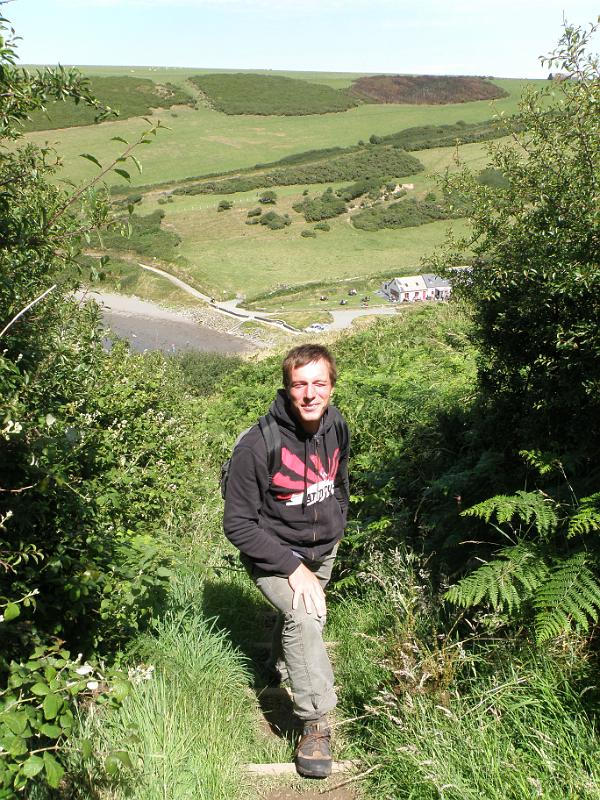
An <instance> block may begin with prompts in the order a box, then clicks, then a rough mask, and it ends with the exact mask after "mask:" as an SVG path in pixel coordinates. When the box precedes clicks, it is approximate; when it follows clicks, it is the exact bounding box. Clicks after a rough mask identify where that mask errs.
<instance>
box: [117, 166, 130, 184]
mask: <svg viewBox="0 0 600 800" xmlns="http://www.w3.org/2000/svg"><path fill="white" fill-rule="evenodd" d="M113 172H116V173H117V175H120V176H121V177H122V178H125V180H126V181H127V182H128V183H130V182H131V175H130V174H129V173H128V172H127V170H125V169H120V168H118V167H115V168H114V169H113Z"/></svg>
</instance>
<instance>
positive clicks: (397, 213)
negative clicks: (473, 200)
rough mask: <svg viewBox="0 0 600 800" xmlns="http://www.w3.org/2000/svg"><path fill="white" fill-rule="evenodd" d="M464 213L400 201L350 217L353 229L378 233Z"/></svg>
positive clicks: (442, 207)
mask: <svg viewBox="0 0 600 800" xmlns="http://www.w3.org/2000/svg"><path fill="white" fill-rule="evenodd" d="M464 213H465V212H464V211H462V210H456V211H451V210H450V208H449V207H448V206H445V205H442V204H440V203H433V202H430V201H426V200H421V201H419V200H414V199H412V198H411V199H410V200H402V201H400V202H397V203H391V204H390V205H388V206H386V205H383V204H380V205H378V206H376V207H373V208H367V209H365V210H364V211H361V212H360V213H359V214H356V215H355V216H354V217H352V224H353V225H354V227H355V228H358V229H359V230H363V231H378V230H381V229H382V228H412V227H414V226H416V225H425V224H426V223H428V222H435V221H436V220H440V219H451V218H453V217H456V216H463V215H464Z"/></svg>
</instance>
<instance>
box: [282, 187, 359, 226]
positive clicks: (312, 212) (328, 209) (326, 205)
mask: <svg viewBox="0 0 600 800" xmlns="http://www.w3.org/2000/svg"><path fill="white" fill-rule="evenodd" d="M293 209H294V211H297V212H298V213H299V214H303V215H304V219H305V220H306V221H307V222H318V221H319V220H322V219H330V218H331V217H337V216H338V215H339V214H343V213H344V212H345V211H346V210H347V209H346V204H345V203H344V201H343V200H341V199H340V198H339V197H336V196H335V195H334V194H333V190H332V189H328V190H326V191H325V192H323V194H322V195H321V197H315V198H314V199H312V200H309V199H308V198H307V199H306V200H302V201H301V202H300V203H295V204H294V206H293Z"/></svg>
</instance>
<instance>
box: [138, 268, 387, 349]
mask: <svg viewBox="0 0 600 800" xmlns="http://www.w3.org/2000/svg"><path fill="white" fill-rule="evenodd" d="M139 266H140V267H142V268H143V269H145V270H148V271H149V272H154V273H156V274H157V275H160V276H161V277H163V278H166V279H167V280H169V281H171V283H173V284H174V285H175V286H178V287H179V288H180V289H183V291H184V292H187V294H190V295H192V297H196V298H198V299H199V300H204V301H205V302H206V303H209V305H210V307H211V308H212V309H214V310H215V311H217V312H219V313H222V314H228V315H231V316H234V317H238V318H241V319H251V320H255V321H258V322H263V323H266V324H267V325H275V326H276V327H278V328H283V329H284V330H286V331H288V332H290V333H296V334H297V333H301V332H302V331H299V330H297V328H293V327H292V326H291V325H288V324H287V323H285V322H281V321H278V320H276V319H271V318H270V317H271V312H268V311H265V312H262V313H260V314H259V313H257V312H255V311H247V310H245V309H241V308H238V304H239V303H240V301H239V300H227V301H226V302H224V303H214V302H211V298H210V297H209V296H208V295H206V294H203V293H202V292H199V291H198V290H197V289H194V287H193V286H190V285H189V283H186V282H185V281H182V280H181V279H180V278H176V277H175V276H174V275H171V274H170V273H169V272H166V271H165V270H162V269H159V268H158V267H152V266H150V265H148V264H142V263H139ZM330 313H331V316H332V317H333V322H332V323H330V324H328V325H327V324H325V330H331V331H341V330H344V328H349V327H350V325H352V323H353V321H354V320H355V319H358V317H372V316H373V315H380V314H381V315H388V314H395V313H396V309H395V307H394V306H390V305H384V306H375V307H373V308H351V309H343V310H342V309H340V310H337V309H331V310H330Z"/></svg>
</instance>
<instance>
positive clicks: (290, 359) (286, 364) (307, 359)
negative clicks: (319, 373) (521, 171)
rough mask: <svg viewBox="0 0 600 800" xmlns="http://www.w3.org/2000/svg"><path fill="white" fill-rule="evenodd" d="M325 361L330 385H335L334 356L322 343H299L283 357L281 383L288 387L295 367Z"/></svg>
mask: <svg viewBox="0 0 600 800" xmlns="http://www.w3.org/2000/svg"><path fill="white" fill-rule="evenodd" d="M321 359H323V361H326V362H327V365H328V367H329V380H330V381H331V385H332V386H335V382H336V380H337V367H336V365H335V358H334V357H333V356H332V354H331V353H330V352H329V350H328V349H327V348H326V347H323V345H322V344H301V345H298V347H293V348H292V349H291V350H290V352H289V353H288V354H287V355H286V357H285V358H284V359H283V364H282V365H281V368H282V372H283V385H284V386H285V388H286V389H289V388H290V385H291V379H292V370H293V369H296V368H297V367H305V366H306V365H307V364H312V362H313V361H320V360H321Z"/></svg>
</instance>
